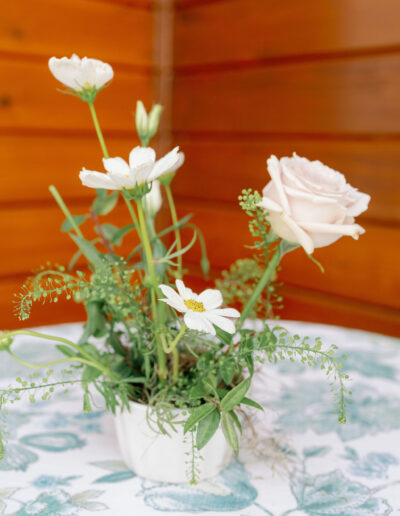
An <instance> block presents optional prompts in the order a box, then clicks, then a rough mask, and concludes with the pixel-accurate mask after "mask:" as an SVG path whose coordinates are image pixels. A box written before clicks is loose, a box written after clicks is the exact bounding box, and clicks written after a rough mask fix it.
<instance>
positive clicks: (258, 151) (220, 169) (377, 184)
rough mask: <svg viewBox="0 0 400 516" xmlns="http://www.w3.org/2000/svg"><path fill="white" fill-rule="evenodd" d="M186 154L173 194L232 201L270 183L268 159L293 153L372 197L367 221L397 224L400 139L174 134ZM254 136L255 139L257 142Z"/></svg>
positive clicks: (399, 208)
mask: <svg viewBox="0 0 400 516" xmlns="http://www.w3.org/2000/svg"><path fill="white" fill-rule="evenodd" d="M175 140H176V143H180V145H181V148H182V150H183V151H184V152H185V155H186V162H185V165H184V166H183V168H182V169H181V170H180V171H179V172H178V174H177V175H176V179H175V180H174V183H173V189H174V192H175V193H176V194H177V195H181V196H185V197H191V198H194V199H209V200H215V201H217V202H218V201H224V202H236V201H237V197H238V195H239V194H240V192H241V190H242V189H243V188H253V189H258V190H259V191H261V189H262V188H263V187H264V186H265V184H266V183H267V182H268V181H269V175H268V172H267V168H266V158H267V157H269V156H270V155H271V154H275V155H277V156H278V157H281V156H290V155H291V154H292V153H293V152H297V154H299V155H300V156H306V157H307V158H308V159H311V160H313V159H318V160H320V161H322V162H323V163H325V164H326V165H329V166H330V167H332V168H334V169H336V170H339V171H340V172H342V173H343V174H344V175H345V176H346V178H347V180H348V182H349V183H350V184H352V185H353V186H355V187H356V188H358V189H359V190H360V191H362V192H366V193H369V194H370V195H371V197H372V201H371V204H370V207H369V209H368V212H367V213H366V216H367V217H368V218H369V219H371V218H372V219H374V220H379V221H382V222H384V221H387V222H390V223H397V224H398V223H400V203H399V199H400V173H399V168H400V142H399V141H397V140H394V141H382V140H366V141H346V140H340V139H336V140H332V139H331V140H318V139H316V140H307V139H296V138H287V139H282V138H276V137H274V135H270V136H266V137H259V138H257V139H254V138H253V139H250V138H244V139H239V140H238V139H237V140H235V139H227V140H223V141H218V139H216V141H214V142H212V141H210V140H209V139H207V140H205V141H198V140H196V139H193V140H190V139H187V138H186V139H185V135H179V136H177V137H176V138H175ZM255 140H256V141H255Z"/></svg>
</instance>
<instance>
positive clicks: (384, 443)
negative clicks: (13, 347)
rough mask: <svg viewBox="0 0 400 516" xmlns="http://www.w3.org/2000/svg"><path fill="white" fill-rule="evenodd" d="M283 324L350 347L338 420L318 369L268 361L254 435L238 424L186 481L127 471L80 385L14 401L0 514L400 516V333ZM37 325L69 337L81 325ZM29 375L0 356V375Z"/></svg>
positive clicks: (6, 378)
mask: <svg viewBox="0 0 400 516" xmlns="http://www.w3.org/2000/svg"><path fill="white" fill-rule="evenodd" d="M280 324H282V325H283V326H285V327H287V328H288V329H289V330H290V331H292V332H295V333H298V334H300V335H310V336H311V337H322V339H323V340H324V341H325V342H326V343H327V344H336V345H338V346H339V347H340V351H341V352H342V353H345V354H346V356H347V360H346V362H345V368H346V370H347V371H348V372H349V374H350V375H351V378H352V386H351V389H352V392H353V395H352V398H353V400H352V403H351V404H350V405H349V410H348V415H349V417H348V419H349V421H348V423H347V424H346V425H339V424H338V422H337V417H336V414H335V413H334V405H333V403H332V398H331V393H330V391H329V385H328V384H327V382H326V381H325V378H324V377H323V376H322V375H321V371H319V370H317V369H315V370H309V369H307V368H304V367H303V366H302V365H299V364H297V363H290V362H282V363H280V364H276V365H265V366H263V368H262V369H261V370H260V372H258V373H257V381H256V382H255V385H254V387H253V392H252V396H253V397H255V398H256V399H257V400H258V401H260V402H261V403H262V404H263V405H264V407H265V411H264V413H263V414H261V413H256V414H254V415H253V418H254V424H255V427H256V429H257V438H256V439H254V437H251V435H250V434H249V433H247V434H246V433H245V436H244V438H243V442H242V449H241V452H240V455H239V457H238V459H235V460H233V461H232V462H231V463H230V464H229V465H228V467H227V468H226V469H225V470H224V471H222V472H221V473H220V474H219V475H217V477H215V478H214V479H212V480H209V481H204V482H201V483H199V484H198V485H197V486H195V487H190V486H188V485H172V484H165V483H159V482H151V481H149V480H145V479H142V478H139V477H137V476H136V475H135V474H134V473H133V472H132V471H130V470H129V469H128V468H127V467H126V465H125V464H124V462H123V461H122V459H121V455H120V453H119V450H118V445H117V441H116V436H115V431H114V426H113V420H112V416H111V415H110V414H107V413H105V412H104V411H103V410H102V409H101V407H97V408H96V409H95V410H94V411H93V412H92V413H90V414H84V413H83V412H82V407H81V404H82V400H81V397H80V392H79V388H76V389H72V390H70V392H68V393H66V394H57V395H55V397H54V398H53V399H52V400H51V401H49V402H42V401H40V402H38V403H35V404H30V403H29V402H26V403H25V401H22V402H21V403H19V404H17V405H15V406H12V407H11V408H10V409H9V413H8V415H7V428H8V431H9V435H8V442H7V444H6V449H5V457H4V460H3V461H1V462H0V515H6V516H71V515H81V514H87V515H89V514H90V513H94V512H96V513H99V514H104V515H115V516H124V515H126V516H128V515H133V514H135V515H139V516H147V515H157V514H159V515H161V514H163V513H169V514H176V515H182V516H184V515H185V514H201V513H202V514H207V515H210V516H212V515H216V514H221V513H226V514H231V515H232V516H233V515H235V516H258V515H259V516H261V515H262V514H267V515H270V516H287V515H293V516H299V515H309V516H323V515H336V516H386V515H396V514H397V515H400V382H399V380H400V342H399V341H398V340H397V339H392V338H389V337H385V336H382V335H376V334H371V333H367V332H362V331H357V330H347V329H344V328H337V327H330V326H324V325H314V324H307V323H299V322H288V323H280ZM45 330H46V331H48V332H52V333H53V334H57V335H61V336H64V337H68V338H70V339H74V338H77V336H78V335H79V330H80V325H79V324H66V325H59V326H54V327H51V328H46V329H45ZM24 343H25V344H26V343H28V344H29V345H28V346H24V345H23V344H24ZM17 346H19V354H20V355H21V356H23V357H24V358H25V359H27V360H33V361H35V360H40V357H45V358H46V361H48V360H49V359H51V358H53V357H54V358H56V357H57V356H58V354H57V353H58V352H57V350H55V349H54V348H51V347H49V345H47V344H43V343H40V342H38V341H37V340H31V339H30V338H28V337H24V338H21V339H20V340H19V341H17ZM28 374H29V372H27V371H26V370H24V369H23V368H22V367H20V366H19V364H16V363H15V362H12V360H11V358H10V359H9V358H8V357H5V356H3V357H2V361H1V363H0V386H2V387H4V386H6V385H8V384H10V383H12V382H13V380H14V379H15V378H16V377H17V376H21V377H23V376H24V375H25V376H27V375H28Z"/></svg>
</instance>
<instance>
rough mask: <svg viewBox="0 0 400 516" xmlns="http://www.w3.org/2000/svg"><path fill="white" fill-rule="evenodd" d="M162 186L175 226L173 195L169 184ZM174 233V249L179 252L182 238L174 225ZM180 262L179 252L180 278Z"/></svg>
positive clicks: (176, 220) (179, 274)
mask: <svg viewBox="0 0 400 516" xmlns="http://www.w3.org/2000/svg"><path fill="white" fill-rule="evenodd" d="M164 186H165V191H166V192H167V199H168V205H169V209H170V212H171V219H172V224H173V225H174V226H176V225H177V224H178V217H177V214H176V207H175V202H174V197H173V195H172V190H171V186H170V185H164ZM174 233H175V240H176V249H177V251H178V252H179V251H181V250H182V240H181V233H180V231H179V228H178V227H176V228H175V229H174ZM182 263H183V260H182V255H181V254H179V255H178V271H177V272H178V278H180V279H181V278H182Z"/></svg>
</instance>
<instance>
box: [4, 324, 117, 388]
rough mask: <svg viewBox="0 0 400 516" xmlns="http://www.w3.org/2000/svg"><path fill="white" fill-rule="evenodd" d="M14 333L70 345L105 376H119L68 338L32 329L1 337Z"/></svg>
mask: <svg viewBox="0 0 400 516" xmlns="http://www.w3.org/2000/svg"><path fill="white" fill-rule="evenodd" d="M14 335H30V336H32V337H38V338H40V339H45V340H51V341H54V342H61V343H62V344H66V345H67V346H70V347H71V348H73V349H75V350H76V351H78V353H80V354H81V355H83V356H84V357H86V359H87V360H85V361H84V362H85V363H88V364H89V365H91V366H93V367H95V368H96V369H99V370H100V371H102V372H103V373H104V374H105V375H106V376H109V377H110V378H112V379H113V380H119V376H117V375H115V374H114V373H113V372H112V371H110V370H109V369H107V368H106V367H104V366H103V364H101V362H98V361H97V360H96V359H94V358H93V357H92V355H90V353H87V352H86V351H85V350H83V349H82V348H81V347H80V346H78V345H77V344H75V343H74V342H71V341H70V340H68V339H64V338H63V337H57V336H55V335H46V334H45V333H39V332H36V331H32V330H14V331H10V332H8V333H3V334H2V337H13V336H14ZM9 353H12V352H11V351H10V350H9ZM12 354H13V353H12ZM16 358H17V357H16ZM76 358H77V359H79V360H78V361H79V362H82V361H83V360H84V359H81V358H80V357H76ZM17 359H18V358H17ZM18 360H19V361H20V360H22V359H18ZM74 360H76V359H75V358H74ZM65 361H66V360H65ZM53 363H54V362H53ZM25 365H28V362H26V363H25ZM32 365H33V364H31V365H29V366H28V367H32ZM33 367H35V366H33ZM43 367H47V365H44V366H43Z"/></svg>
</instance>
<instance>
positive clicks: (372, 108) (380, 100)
mask: <svg viewBox="0 0 400 516" xmlns="http://www.w3.org/2000/svg"><path fill="white" fill-rule="evenodd" d="M399 83H400V55H387V56H379V57H365V58H358V59H342V60H341V59H338V60H332V61H319V62H309V63H295V64H286V65H276V66H270V67H257V68H255V69H246V70H240V71H238V70H233V71H221V72H215V73H207V74H193V75H182V76H178V78H177V79H176V81H175V99H176V102H175V105H174V110H173V115H174V118H173V120H174V125H173V129H174V130H175V131H192V132H195V131H201V132H207V131H208V132H209V131H211V132H229V133H246V132H248V133H252V134H254V133H260V132H261V133H266V132H268V133H271V132H274V133H278V134H279V133H302V134H315V133H318V134H321V133H326V134H354V133H357V134H361V135H368V134H377V133H380V134H382V133H383V134H393V133H395V134H398V133H399V132H400V88H399V86H398V85H399Z"/></svg>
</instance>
